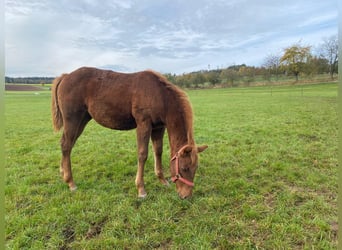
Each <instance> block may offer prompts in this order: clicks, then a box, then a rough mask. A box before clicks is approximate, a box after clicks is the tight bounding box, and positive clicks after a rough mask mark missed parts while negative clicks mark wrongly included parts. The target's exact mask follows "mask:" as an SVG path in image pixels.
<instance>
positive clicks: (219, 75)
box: [165, 35, 338, 88]
mask: <svg viewBox="0 0 342 250" xmlns="http://www.w3.org/2000/svg"><path fill="white" fill-rule="evenodd" d="M312 50H313V49H312V46H311V45H302V44H301V42H298V43H296V44H293V45H291V46H289V47H287V48H284V49H283V51H282V53H279V54H270V55H267V56H266V57H265V59H264V62H263V64H262V66H260V67H254V66H247V65H246V64H241V65H232V66H229V67H227V68H222V69H215V70H201V71H197V72H191V73H184V74H182V75H176V74H166V75H165V76H166V77H167V78H168V79H169V80H170V81H171V82H173V83H175V84H176V85H179V86H181V87H186V88H191V87H194V88H197V87H210V86H216V85H220V86H226V87H237V86H250V85H251V84H252V83H253V82H263V83H265V82H266V83H271V82H278V81H292V82H293V83H296V82H298V81H299V79H300V76H302V77H306V78H307V79H310V78H313V77H314V76H317V75H323V74H326V75H329V76H330V79H331V80H333V79H334V76H335V75H336V74H338V39H337V35H334V36H331V37H329V38H325V39H323V42H322V44H321V45H320V46H319V47H318V48H317V50H316V53H313V51H312Z"/></svg>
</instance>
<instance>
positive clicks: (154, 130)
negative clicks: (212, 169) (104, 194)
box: [51, 67, 207, 198]
mask: <svg viewBox="0 0 342 250" xmlns="http://www.w3.org/2000/svg"><path fill="white" fill-rule="evenodd" d="M51 109H52V120H53V126H54V129H55V131H58V130H60V129H61V128H62V127H63V135H62V138H61V149H62V160H61V165H60V172H61V175H62V177H63V179H64V181H65V182H66V183H67V184H68V185H69V188H70V190H71V191H73V190H75V189H76V185H75V183H74V180H73V177H72V172H71V160H70V154H71V150H72V148H73V146H74V144H75V142H76V140H77V138H78V137H79V136H80V135H81V133H82V131H83V129H84V127H85V126H86V125H87V123H88V122H89V121H90V120H91V119H94V120H95V121H96V122H97V123H99V124H101V125H102V126H104V127H107V128H110V129H117V130H130V129H134V128H136V134H137V147H138V170H137V175H136V179H135V184H136V186H137V189H138V196H139V197H145V196H146V191H145V187H144V165H145V162H146V159H147V154H148V143H149V140H150V138H151V140H152V144H153V150H154V159H155V165H154V170H155V174H156V175H157V177H158V178H159V180H160V181H161V183H163V184H165V185H168V181H167V180H166V179H165V177H164V174H163V170H162V162H161V156H162V151H163V137H164V132H165V128H166V129H167V132H168V137H169V143H170V153H171V162H170V172H171V180H172V181H173V182H175V183H176V188H177V192H178V194H179V196H180V197H181V198H186V197H190V196H191V195H192V189H193V186H194V184H193V180H194V176H195V172H196V169H197V165H198V156H197V155H198V153H199V152H202V151H204V150H205V149H206V148H207V146H206V145H204V146H196V144H195V141H194V135H193V115H192V108H191V105H190V102H189V100H188V97H187V96H186V94H185V93H184V92H183V91H181V90H180V89H179V88H178V87H176V86H175V85H173V84H171V83H170V82H168V81H167V80H166V78H165V77H163V76H162V75H160V74H158V73H156V72H153V71H142V72H137V73H131V74H124V73H118V72H113V71H110V70H101V69H96V68H89V67H82V68H79V69H77V70H75V71H73V72H72V73H69V74H63V75H61V76H60V77H57V78H56V79H55V80H54V82H53V86H52V107H51Z"/></svg>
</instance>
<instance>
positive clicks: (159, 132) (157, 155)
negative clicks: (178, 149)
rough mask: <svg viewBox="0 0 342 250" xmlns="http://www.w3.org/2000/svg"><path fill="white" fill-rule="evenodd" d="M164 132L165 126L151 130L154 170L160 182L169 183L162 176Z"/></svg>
mask: <svg viewBox="0 0 342 250" xmlns="http://www.w3.org/2000/svg"><path fill="white" fill-rule="evenodd" d="M164 132H165V128H160V129H155V130H152V134H151V139H152V144H153V149H154V172H155V174H156V176H157V177H158V179H159V180H160V182H161V183H162V184H164V185H169V182H168V181H167V180H166V179H165V177H164V174H163V166H162V154H163V137H164Z"/></svg>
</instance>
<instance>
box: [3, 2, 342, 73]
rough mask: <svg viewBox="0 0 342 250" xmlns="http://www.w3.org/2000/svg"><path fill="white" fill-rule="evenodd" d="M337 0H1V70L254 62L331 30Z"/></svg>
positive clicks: (174, 68) (179, 69) (184, 67)
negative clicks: (2, 13) (2, 29)
mask: <svg viewBox="0 0 342 250" xmlns="http://www.w3.org/2000/svg"><path fill="white" fill-rule="evenodd" d="M337 9H338V0H324V1H322V0H300V1H298V0H286V1H285V0H276V1H271V0H101V1H95V0H78V1H70V0H58V1H56V0H6V1H5V63H6V72H5V73H6V75H7V76H57V75H60V74H61V73H63V72H70V71H73V70H74V69H76V68H78V67H81V66H84V65H87V66H94V67H99V68H106V69H112V70H116V71H123V72H133V71H140V70H144V69H154V70H156V71H160V72H162V73H176V74H181V73H184V72H191V71H197V70H202V69H208V68H210V69H213V68H217V67H219V68H222V67H228V66H230V65H233V64H242V63H245V64H247V65H254V66H260V65H261V64H262V63H263V60H264V59H265V57H266V56H267V55H269V54H279V53H280V52H281V51H282V49H284V48H285V47H287V46H290V45H293V44H294V43H297V42H299V41H301V43H302V44H303V45H313V47H315V46H318V45H319V44H320V43H322V40H323V39H324V38H326V37H330V36H332V35H336V34H337V32H338V10H337Z"/></svg>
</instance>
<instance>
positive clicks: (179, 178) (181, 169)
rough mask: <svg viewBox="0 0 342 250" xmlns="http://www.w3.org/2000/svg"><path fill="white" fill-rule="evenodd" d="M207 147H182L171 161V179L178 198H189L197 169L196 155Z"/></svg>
mask: <svg viewBox="0 0 342 250" xmlns="http://www.w3.org/2000/svg"><path fill="white" fill-rule="evenodd" d="M207 147H208V146H206V145H205V146H198V147H197V146H194V145H185V146H183V147H182V148H181V149H180V150H179V151H178V152H177V153H176V154H175V155H174V156H173V157H172V159H171V175H172V177H171V179H172V181H173V182H174V183H176V188H177V192H178V195H179V197H180V198H182V199H185V198H188V197H191V195H192V189H193V186H194V183H193V180H194V177H195V173H196V170H197V167H198V153H200V152H203V151H204V150H205V149H206V148H207Z"/></svg>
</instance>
